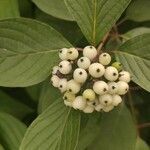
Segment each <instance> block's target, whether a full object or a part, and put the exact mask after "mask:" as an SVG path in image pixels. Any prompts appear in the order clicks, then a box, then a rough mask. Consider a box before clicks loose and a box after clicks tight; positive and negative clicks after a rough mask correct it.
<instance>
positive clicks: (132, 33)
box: [123, 27, 150, 39]
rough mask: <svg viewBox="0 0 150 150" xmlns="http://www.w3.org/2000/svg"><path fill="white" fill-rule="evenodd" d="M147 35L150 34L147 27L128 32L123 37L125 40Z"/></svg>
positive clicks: (149, 29)
mask: <svg viewBox="0 0 150 150" xmlns="http://www.w3.org/2000/svg"><path fill="white" fill-rule="evenodd" d="M145 33H150V28H146V27H139V28H134V29H132V30H130V31H128V32H127V33H125V34H123V36H124V37H125V39H131V38H134V37H136V36H139V35H142V34H145Z"/></svg>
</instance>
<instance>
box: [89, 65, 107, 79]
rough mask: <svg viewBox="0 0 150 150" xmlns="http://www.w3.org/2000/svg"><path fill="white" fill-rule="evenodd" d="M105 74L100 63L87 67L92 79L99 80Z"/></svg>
mask: <svg viewBox="0 0 150 150" xmlns="http://www.w3.org/2000/svg"><path fill="white" fill-rule="evenodd" d="M104 73H105V68H104V66H103V65H101V64H100V63H93V64H91V65H90V67H89V74H90V75H91V76H92V77H94V78H99V77H101V76H103V75H104Z"/></svg>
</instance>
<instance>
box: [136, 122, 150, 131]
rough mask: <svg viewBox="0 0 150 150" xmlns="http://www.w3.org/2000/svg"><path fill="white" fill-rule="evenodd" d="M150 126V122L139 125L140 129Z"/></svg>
mask: <svg viewBox="0 0 150 150" xmlns="http://www.w3.org/2000/svg"><path fill="white" fill-rule="evenodd" d="M149 127H150V122H148V123H143V124H140V125H138V129H142V128H149Z"/></svg>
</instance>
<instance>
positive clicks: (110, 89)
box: [108, 82, 118, 94]
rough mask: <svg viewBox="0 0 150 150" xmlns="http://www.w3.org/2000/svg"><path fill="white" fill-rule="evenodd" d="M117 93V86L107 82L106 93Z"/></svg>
mask: <svg viewBox="0 0 150 150" xmlns="http://www.w3.org/2000/svg"><path fill="white" fill-rule="evenodd" d="M117 92H118V84H117V83H116V82H109V83H108V93H109V94H115V93H117Z"/></svg>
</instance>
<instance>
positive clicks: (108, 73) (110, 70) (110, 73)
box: [104, 66, 118, 81]
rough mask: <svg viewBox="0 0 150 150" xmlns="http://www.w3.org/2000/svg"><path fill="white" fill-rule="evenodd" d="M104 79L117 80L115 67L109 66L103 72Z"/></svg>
mask: <svg viewBox="0 0 150 150" xmlns="http://www.w3.org/2000/svg"><path fill="white" fill-rule="evenodd" d="M104 77H105V78H106V79H107V80H109V81H116V80H117V79H118V70H117V69H116V68H115V67H112V66H109V67H107V68H106V70H105V74H104Z"/></svg>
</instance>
